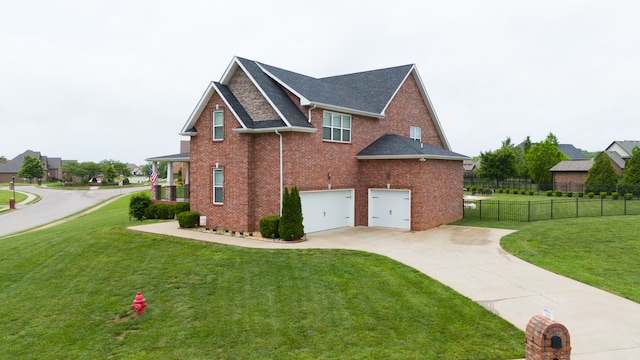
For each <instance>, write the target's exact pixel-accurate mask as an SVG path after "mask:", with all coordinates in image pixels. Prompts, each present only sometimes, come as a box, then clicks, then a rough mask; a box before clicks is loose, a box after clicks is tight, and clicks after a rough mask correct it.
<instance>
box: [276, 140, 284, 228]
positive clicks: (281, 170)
mask: <svg viewBox="0 0 640 360" xmlns="http://www.w3.org/2000/svg"><path fill="white" fill-rule="evenodd" d="M276 134H278V136H280V216H282V172H283V169H282V134H281V133H279V132H278V130H276Z"/></svg>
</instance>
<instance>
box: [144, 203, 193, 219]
mask: <svg viewBox="0 0 640 360" xmlns="http://www.w3.org/2000/svg"><path fill="white" fill-rule="evenodd" d="M189 210H190V203H188V202H183V203H177V204H151V205H149V206H148V207H147V208H146V209H145V211H144V218H145V219H173V218H175V216H176V215H178V214H180V213H183V212H185V211H189Z"/></svg>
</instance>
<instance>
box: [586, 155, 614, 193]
mask: <svg viewBox="0 0 640 360" xmlns="http://www.w3.org/2000/svg"><path fill="white" fill-rule="evenodd" d="M617 183H618V174H617V173H616V170H615V169H614V168H613V165H612V164H611V158H610V157H609V155H608V154H607V153H605V152H601V153H599V154H598V155H597V156H596V158H595V159H594V161H593V166H591V169H589V172H588V173H587V179H586V180H585V182H584V185H585V191H586V192H594V193H601V192H607V193H611V192H613V191H615V190H616V184H617Z"/></svg>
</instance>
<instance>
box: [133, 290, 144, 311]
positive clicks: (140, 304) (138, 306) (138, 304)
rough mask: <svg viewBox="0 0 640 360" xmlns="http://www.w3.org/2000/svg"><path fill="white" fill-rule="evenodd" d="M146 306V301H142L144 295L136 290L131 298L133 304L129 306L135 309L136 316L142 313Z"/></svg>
mask: <svg viewBox="0 0 640 360" xmlns="http://www.w3.org/2000/svg"><path fill="white" fill-rule="evenodd" d="M146 306H147V303H146V302H144V296H142V293H141V292H140V291H138V293H137V294H136V298H135V299H134V300H133V305H131V307H132V308H133V310H135V312H136V315H137V316H142V315H144V308H145V307H146Z"/></svg>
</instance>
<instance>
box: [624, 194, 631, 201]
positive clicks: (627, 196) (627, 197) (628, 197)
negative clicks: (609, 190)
mask: <svg viewBox="0 0 640 360" xmlns="http://www.w3.org/2000/svg"><path fill="white" fill-rule="evenodd" d="M624 197H625V198H626V199H627V200H631V199H633V194H632V193H626V194H624Z"/></svg>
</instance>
